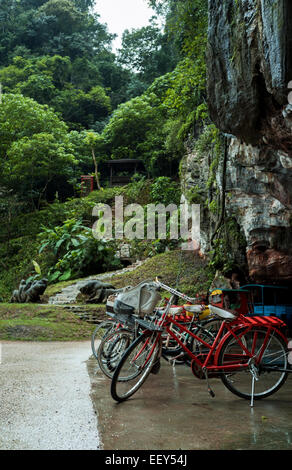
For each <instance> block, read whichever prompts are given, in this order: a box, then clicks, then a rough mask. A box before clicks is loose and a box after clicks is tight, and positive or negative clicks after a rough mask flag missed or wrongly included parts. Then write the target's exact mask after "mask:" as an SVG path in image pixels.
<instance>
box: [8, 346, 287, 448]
mask: <svg viewBox="0 0 292 470" xmlns="http://www.w3.org/2000/svg"><path fill="white" fill-rule="evenodd" d="M90 382H91V383H90ZM211 385H212V387H213V389H214V391H215V393H216V396H215V398H211V397H210V396H209V395H208V393H207V389H206V383H205V381H200V380H198V379H196V378H194V377H193V375H192V373H191V371H190V369H189V368H187V367H185V366H179V365H177V366H176V367H175V368H173V367H172V366H169V365H168V364H167V363H166V362H165V361H163V362H162V367H161V370H160V372H159V374H158V375H150V377H149V379H148V380H147V381H146V383H145V384H144V385H143V387H142V388H141V389H140V390H139V391H138V392H137V393H136V394H135V395H134V396H133V397H132V398H131V399H130V400H128V401H126V402H124V403H121V404H117V403H116V402H114V401H113V400H112V398H111V395H110V380H109V379H107V378H105V377H104V376H103V375H102V374H101V372H100V371H99V369H98V367H97V362H96V360H95V359H94V358H93V357H92V356H91V349H90V343H89V342H88V341H86V342H74V343H30V342H28V343H24V342H3V343H2V363H1V365H0V449H1V450H5V449H9V450H14V449H18V450H26V449H32V450H40V449H44V450H45V449H50V450H54V449H56V450H62V449H65V450H70V449H72V450H73V449H76V450H78V449H82V450H91V449H93V450H94V449H104V450H292V375H290V376H289V378H288V381H287V382H286V384H285V385H284V386H283V387H282V389H281V390H280V391H279V392H277V393H276V394H275V395H273V396H271V397H270V398H267V399H265V400H262V401H257V402H256V403H255V407H254V408H250V406H249V402H248V401H245V400H242V399H240V398H237V397H236V396H234V395H232V394H231V393H230V392H229V391H228V390H226V389H225V387H224V386H223V384H222V383H221V381H220V380H219V379H212V380H211Z"/></svg>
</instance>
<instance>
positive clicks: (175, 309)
mask: <svg viewBox="0 0 292 470" xmlns="http://www.w3.org/2000/svg"><path fill="white" fill-rule="evenodd" d="M182 311H183V308H182V307H170V309H169V312H168V313H170V314H171V315H178V314H179V313H181V312H182Z"/></svg>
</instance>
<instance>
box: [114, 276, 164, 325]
mask: <svg viewBox="0 0 292 470" xmlns="http://www.w3.org/2000/svg"><path fill="white" fill-rule="evenodd" d="M158 289H159V287H158V286H157V285H156V284H154V283H153V282H145V281H144V282H141V283H140V284H138V285H137V286H136V287H133V288H131V289H128V290H127V291H125V292H121V293H120V294H118V296H117V298H116V300H115V302H114V311H115V312H116V313H122V312H123V313H128V314H133V313H135V314H136V315H139V316H140V317H142V318H143V317H144V316H145V315H147V314H150V313H152V312H153V310H154V307H155V306H156V305H157V303H158V302H159V301H160V300H161V297H160V295H159V293H158Z"/></svg>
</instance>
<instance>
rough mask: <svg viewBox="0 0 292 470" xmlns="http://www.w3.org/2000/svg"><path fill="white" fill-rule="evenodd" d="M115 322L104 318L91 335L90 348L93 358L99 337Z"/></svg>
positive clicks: (113, 325) (114, 324) (95, 355)
mask: <svg viewBox="0 0 292 470" xmlns="http://www.w3.org/2000/svg"><path fill="white" fill-rule="evenodd" d="M115 326H116V323H115V322H113V321H110V320H105V321H103V322H101V323H100V324H99V325H97V327H96V328H95V330H94V331H93V333H92V335H91V350H92V354H93V355H94V357H95V359H97V351H98V347H99V344H100V341H101V339H102V338H103V337H104V336H105V335H106V334H107V333H108V332H109V330H110V329H112V328H114V327H115Z"/></svg>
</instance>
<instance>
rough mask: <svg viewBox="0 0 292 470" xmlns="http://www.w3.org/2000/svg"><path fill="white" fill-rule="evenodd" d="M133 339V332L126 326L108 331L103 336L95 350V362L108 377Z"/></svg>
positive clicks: (111, 375)
mask: <svg viewBox="0 0 292 470" xmlns="http://www.w3.org/2000/svg"><path fill="white" fill-rule="evenodd" d="M133 340H134V332H133V331H130V330H128V329H126V328H120V329H118V330H115V331H110V332H109V333H108V334H106V335H105V336H104V337H103V339H102V341H101V343H100V345H99V348H98V351H97V362H98V364H99V367H100V369H101V371H102V372H103V373H104V375H106V376H107V377H108V378H109V379H111V378H112V377H113V374H114V372H115V369H116V367H117V365H118V363H119V361H120V359H121V357H122V355H123V354H124V352H125V350H126V349H127V348H128V347H129V345H130V344H131V343H132V342H133Z"/></svg>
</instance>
